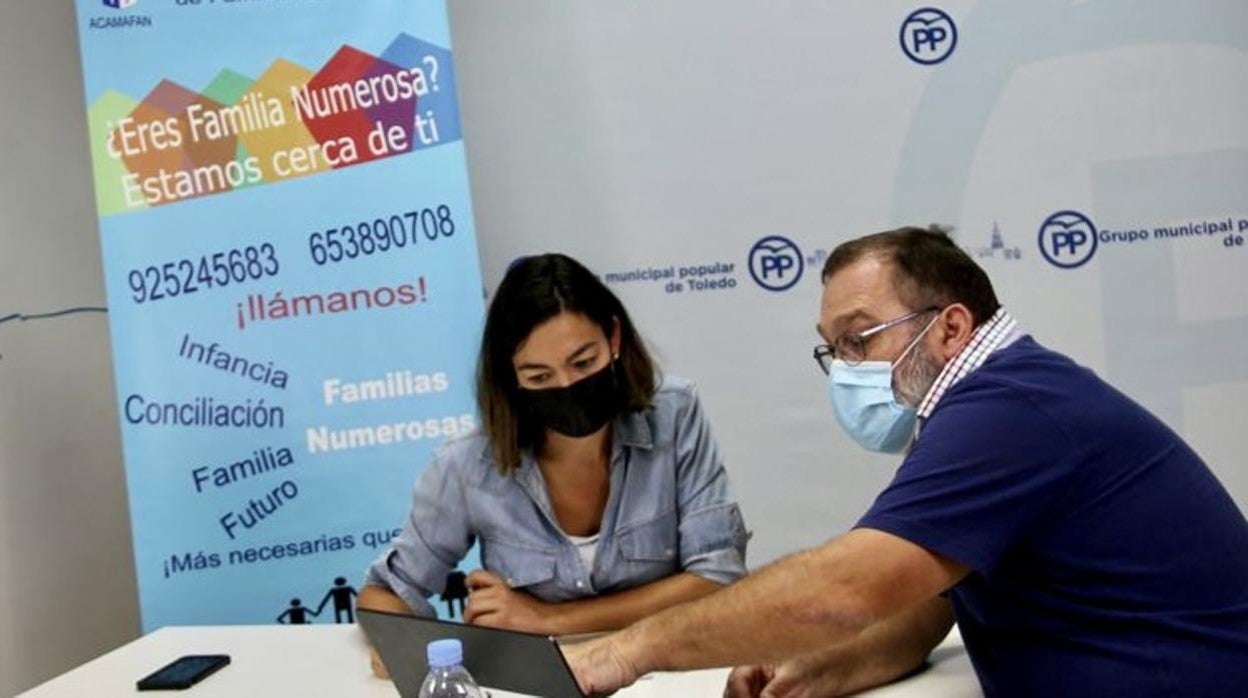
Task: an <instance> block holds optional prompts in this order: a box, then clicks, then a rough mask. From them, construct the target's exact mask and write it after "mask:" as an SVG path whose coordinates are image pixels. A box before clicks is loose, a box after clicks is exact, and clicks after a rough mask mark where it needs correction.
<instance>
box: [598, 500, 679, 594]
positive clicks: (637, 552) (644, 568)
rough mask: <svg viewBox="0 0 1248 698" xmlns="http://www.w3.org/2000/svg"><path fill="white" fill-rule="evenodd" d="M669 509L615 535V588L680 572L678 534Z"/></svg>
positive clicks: (676, 519) (673, 512)
mask: <svg viewBox="0 0 1248 698" xmlns="http://www.w3.org/2000/svg"><path fill="white" fill-rule="evenodd" d="M678 523H679V521H678V515H677V513H676V510H675V509H673V510H672V511H669V512H668V513H666V514H663V515H661V516H658V517H656V518H654V519H651V520H649V521H645V522H642V523H639V524H635V525H632V526H629V527H628V528H626V529H625V530H622V531H620V532H619V534H618V540H619V549H620V558H621V563H622V564H621V569H620V570H618V574H612V575H611V576H612V577H614V578H615V579H614V580H613V581H615V582H616V584H613V585H612V586H618V587H624V588H626V587H634V586H638V585H640V584H645V583H647V582H653V581H655V580H656V579H662V578H663V577H668V576H671V575H673V574H675V573H676V572H678V571H680V531H679V529H678V527H677V524H678Z"/></svg>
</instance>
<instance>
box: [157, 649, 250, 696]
mask: <svg viewBox="0 0 1248 698" xmlns="http://www.w3.org/2000/svg"><path fill="white" fill-rule="evenodd" d="M229 663H230V655H228V654H188V655H186V656H185V657H179V658H177V659H175V660H173V661H172V662H169V663H168V664H166V665H164V666H162V667H161V668H159V669H157V670H156V671H153V672H152V673H150V674H148V675H147V676H144V677H143V678H141V679H139V682H138V684H137V686H138V689H139V690H140V691H170V690H178V689H182V688H190V687H191V686H194V685H195V684H197V683H199V682H200V681H203V680H204V679H205V678H207V677H208V676H210V675H211V674H212V673H213V672H214V671H217V670H218V669H220V668H221V667H223V666H226V665H227V664H229Z"/></svg>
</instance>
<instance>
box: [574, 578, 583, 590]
mask: <svg viewBox="0 0 1248 698" xmlns="http://www.w3.org/2000/svg"><path fill="white" fill-rule="evenodd" d="M584 586H585V582H582V581H581V580H579V579H578V580H576V588H577V589H580V588H583V587H584Z"/></svg>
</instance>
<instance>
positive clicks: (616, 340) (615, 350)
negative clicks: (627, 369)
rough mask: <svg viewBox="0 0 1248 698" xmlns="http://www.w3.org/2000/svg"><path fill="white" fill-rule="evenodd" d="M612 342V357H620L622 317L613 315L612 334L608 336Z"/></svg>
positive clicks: (608, 339)
mask: <svg viewBox="0 0 1248 698" xmlns="http://www.w3.org/2000/svg"><path fill="white" fill-rule="evenodd" d="M607 341H608V342H609V343H610V344H611V358H612V359H618V358H620V318H618V317H616V316H614V315H612V316H611V336H610V337H608V338H607Z"/></svg>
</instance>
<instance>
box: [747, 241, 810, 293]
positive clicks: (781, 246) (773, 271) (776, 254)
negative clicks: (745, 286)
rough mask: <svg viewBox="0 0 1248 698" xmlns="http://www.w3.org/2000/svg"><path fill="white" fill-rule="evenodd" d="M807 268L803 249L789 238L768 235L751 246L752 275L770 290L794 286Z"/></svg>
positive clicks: (755, 280)
mask: <svg viewBox="0 0 1248 698" xmlns="http://www.w3.org/2000/svg"><path fill="white" fill-rule="evenodd" d="M805 268H806V262H805V260H804V259H802V251H801V250H799V249H798V248H797V244H796V243H794V242H793V241H792V240H790V239H788V238H785V237H781V236H779V235H768V236H767V237H765V238H763V239H762V240H759V241H758V242H756V243H754V246H753V247H751V248H750V276H752V277H754V283H756V284H758V285H759V286H762V287H763V288H765V289H767V290H768V291H784V290H785V289H788V288H792V286H793V284H796V283H797V281H798V279H801V278H802V271H803V270H804V269H805Z"/></svg>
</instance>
